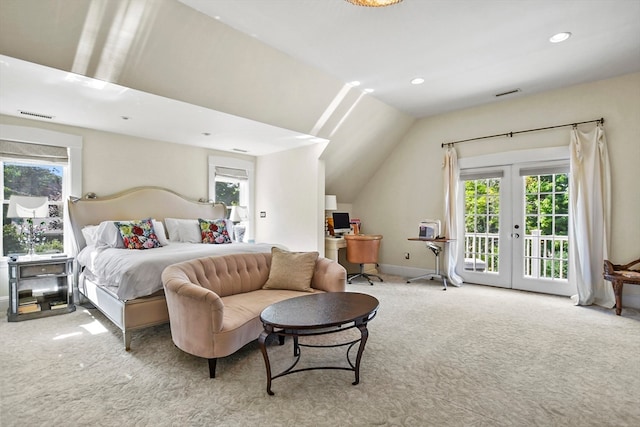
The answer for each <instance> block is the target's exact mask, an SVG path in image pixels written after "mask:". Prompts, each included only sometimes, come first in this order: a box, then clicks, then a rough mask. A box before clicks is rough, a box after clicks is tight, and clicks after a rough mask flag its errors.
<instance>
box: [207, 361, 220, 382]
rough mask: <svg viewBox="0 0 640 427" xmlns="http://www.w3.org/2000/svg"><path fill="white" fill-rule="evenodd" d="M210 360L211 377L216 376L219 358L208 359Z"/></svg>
mask: <svg viewBox="0 0 640 427" xmlns="http://www.w3.org/2000/svg"><path fill="white" fill-rule="evenodd" d="M208 360H209V378H215V377H216V362H217V361H218V359H208Z"/></svg>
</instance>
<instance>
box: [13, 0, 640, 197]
mask: <svg viewBox="0 0 640 427" xmlns="http://www.w3.org/2000/svg"><path fill="white" fill-rule="evenodd" d="M196 9H197V10H196ZM198 10H201V11H202V12H199V11H198ZM639 15H640V2H638V1H636V0H629V1H625V0H589V1H585V0H564V1H561V2H558V1H555V0H520V1H517V2H516V1H511V2H509V1H503V0H486V1H473V0H467V1H462V0H461V1H441V0H404V1H403V2H401V3H400V4H398V5H396V6H392V7H389V8H382V9H378V8H359V7H356V6H353V5H351V4H349V3H347V2H346V1H344V0H242V1H238V0H215V1H209V0H181V1H178V0H156V1H145V0H94V1H89V0H76V1H73V2H69V1H68V0H48V1H42V0H1V1H0V54H3V55H6V56H9V57H13V58H19V59H23V60H26V61H30V62H33V63H36V64H42V65H47V66H49V67H53V68H56V69H59V70H64V71H68V72H73V73H77V74H80V75H84V76H88V77H91V78H95V79H99V80H102V81H106V82H111V83H115V84H118V85H121V86H123V87H128V88H133V89H136V90H138V91H142V92H147V93H150V94H155V95H159V96H161V97H164V98H166V99H174V100H178V101H180V102H183V103H188V104H192V105H194V106H196V107H201V108H207V109H211V110H214V111H219V112H223V113H227V114H232V115H235V116H238V117H242V118H248V119H251V120H254V121H257V122H261V123H266V124H269V125H272V126H277V127H281V128H284V129H286V130H290V131H295V132H299V133H302V134H308V135H312V136H318V137H320V138H325V139H328V140H330V141H331V142H330V143H329V144H328V146H327V148H326V150H325V151H324V153H323V155H322V158H323V160H325V163H326V191H327V192H328V193H333V194H337V195H338V200H339V201H340V202H350V201H353V200H354V198H355V197H356V195H357V194H358V191H359V190H360V189H361V188H362V187H363V186H364V185H365V184H366V182H367V181H368V180H369V179H370V178H371V176H372V174H373V173H375V170H376V168H377V167H378V166H379V165H380V164H381V163H382V162H383V161H384V159H385V158H386V157H387V155H388V153H389V152H390V151H391V150H392V149H393V147H394V146H395V145H396V144H397V143H398V142H399V141H400V140H401V139H402V137H403V135H405V134H406V132H407V131H408V129H409V128H410V126H411V125H412V124H413V123H414V121H415V120H416V119H415V118H416V117H424V116H428V115H434V114H439V113H442V112H446V111H452V110H456V109H461V108H468V107H472V106H476V105H480V104H483V103H489V102H498V101H499V99H498V98H497V97H496V96H495V95H496V94H497V93H500V92H504V91H509V90H511V89H515V88H518V89H521V91H520V92H516V93H515V94H513V95H509V97H518V96H527V95H530V94H533V93H537V92H541V91H545V90H550V89H556V88H558V87H562V86H567V85H571V84H578V83H584V82H588V81H593V80H598V79H604V78H607V77H613V76H617V75H621V74H626V73H630V72H635V71H639V70H640V24H638V22H640V21H639V20H638V16H639ZM559 31H571V32H573V37H572V38H571V39H569V41H567V42H565V43H562V44H559V45H553V44H550V43H549V42H548V37H549V36H550V35H552V34H553V33H555V32H559ZM413 77H423V78H425V80H426V81H425V83H424V84H423V85H421V86H417V87H414V86H411V85H410V84H408V82H409V80H410V79H411V78H413ZM353 80H360V81H361V82H362V86H359V87H354V86H351V85H350V84H349V83H348V82H351V81H353ZM365 88H372V89H375V91H374V92H373V93H368V92H365V91H364V90H363V89H365ZM500 99H505V98H500ZM176 119H177V120H179V116H178V117H177V118H176ZM163 124H164V125H165V126H166V125H168V124H167V123H166V122H164V123H163ZM198 131H200V130H198ZM123 133H124V132H123ZM435 143H438V142H435ZM211 148H214V149H220V148H221V147H216V146H211ZM222 149H224V148H222Z"/></svg>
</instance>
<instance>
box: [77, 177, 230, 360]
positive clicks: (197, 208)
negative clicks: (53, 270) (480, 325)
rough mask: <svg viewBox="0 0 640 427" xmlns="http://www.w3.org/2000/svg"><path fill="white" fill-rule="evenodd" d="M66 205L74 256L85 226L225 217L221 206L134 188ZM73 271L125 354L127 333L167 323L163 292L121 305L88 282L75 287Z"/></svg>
mask: <svg viewBox="0 0 640 427" xmlns="http://www.w3.org/2000/svg"><path fill="white" fill-rule="evenodd" d="M67 204H68V208H69V219H70V221H71V228H72V231H73V237H74V242H75V246H76V247H75V250H76V252H75V253H76V254H77V253H78V252H79V251H80V250H82V249H83V248H84V247H85V246H86V242H85V240H84V236H83V235H82V228H83V227H85V226H87V225H98V224H100V222H102V221H111V220H115V221H117V220H123V221H124V220H132V219H141V218H154V219H156V220H158V221H164V219H165V218H187V219H193V218H224V217H226V213H227V207H226V206H225V205H224V204H222V203H216V204H213V203H202V202H196V201H193V200H189V199H187V198H185V197H183V196H181V195H180V194H178V193H176V192H174V191H171V190H167V189H165V188H161V187H136V188H132V189H130V190H126V191H123V192H120V193H117V194H113V195H110V196H106V197H99V198H93V199H78V198H73V197H72V198H69V200H68V202H67ZM75 271H76V280H75V283H76V288H77V290H78V292H79V294H82V296H83V297H85V298H86V299H88V300H89V301H90V302H91V303H92V304H93V305H94V306H95V307H96V308H97V309H98V310H100V311H101V312H102V313H103V314H104V315H105V316H106V317H107V318H108V319H109V320H111V322H113V323H114V324H115V325H116V326H117V327H118V328H120V330H122V337H123V340H124V346H125V349H126V350H127V351H128V350H129V349H130V348H131V331H134V330H136V329H141V328H146V327H149V326H154V325H160V324H163V323H167V322H168V321H169V312H168V311H167V303H166V300H165V297H164V292H163V291H160V292H157V293H155V294H154V295H151V296H147V297H143V298H136V299H133V300H128V301H122V300H120V299H118V298H117V297H116V296H115V295H114V294H112V293H111V292H108V291H107V290H105V289H104V288H102V287H100V286H97V285H96V284H94V283H93V282H91V281H88V280H86V281H85V286H78V280H77V279H78V272H79V269H78V268H76V269H75ZM74 294H75V291H74ZM74 296H75V295H74Z"/></svg>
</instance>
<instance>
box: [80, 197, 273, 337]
mask: <svg viewBox="0 0 640 427" xmlns="http://www.w3.org/2000/svg"><path fill="white" fill-rule="evenodd" d="M68 208H69V219H70V222H71V227H72V231H73V236H74V242H75V245H76V248H75V249H76V264H77V268H76V270H75V271H76V280H75V283H76V290H74V293H76V292H77V294H75V295H74V297H76V298H77V297H80V296H82V297H83V298H86V299H87V300H89V301H90V302H91V304H93V305H94V306H95V307H96V308H97V309H98V310H100V311H101V312H102V313H103V314H104V315H105V316H106V317H107V318H108V319H109V320H110V321H111V322H113V323H114V324H115V325H116V326H117V327H118V328H119V329H120V330H121V331H122V336H123V340H124V346H125V349H126V350H129V349H130V348H131V335H132V331H135V330H137V329H141V328H146V327H150V326H154V325H159V324H163V323H167V322H168V321H169V313H168V311H167V304H166V301H165V297H164V291H163V289H162V281H161V277H160V276H161V273H162V271H163V269H164V268H165V267H166V266H168V265H171V264H174V263H177V262H181V261H185V260H188V259H195V258H200V257H205V256H211V255H222V254H229V253H247V252H270V251H271V247H272V246H273V245H268V244H250V243H239V242H232V243H224V244H206V243H201V242H198V243H195V242H193V240H189V241H184V239H182V240H180V239H179V238H178V237H177V234H176V233H177V231H176V230H178V228H176V225H175V224H176V223H178V222H179V223H180V224H179V225H180V227H184V226H185V224H188V226H189V227H190V228H189V231H191V230H192V222H193V221H197V220H198V218H203V219H209V220H219V219H222V218H225V217H226V211H227V208H226V206H225V205H224V204H212V203H202V202H196V201H192V200H189V199H187V198H185V197H183V196H181V195H179V194H178V193H175V192H173V191H171V190H167V189H164V188H160V187H137V188H133V189H130V190H126V191H123V192H121V193H118V194H114V195H111V196H106V197H99V198H98V197H96V198H84V199H78V198H69V200H68ZM142 219H153V225H154V226H155V233H157V235H158V237H157V240H158V241H159V242H160V243H161V244H162V246H159V247H153V248H152V249H144V250H136V249H125V248H123V247H121V246H117V245H115V244H113V245H111V244H110V243H109V244H105V243H104V239H105V238H104V237H103V236H105V235H106V234H104V233H105V232H106V231H108V232H109V233H112V232H113V230H115V233H116V234H118V228H117V227H115V226H114V225H113V224H114V223H116V222H117V221H132V220H142ZM167 223H168V224H171V225H172V226H173V228H172V229H170V228H169V227H166V226H165V225H166V224H167ZM225 224H226V225H227V230H229V228H231V227H232V226H233V225H232V223H229V222H228V220H227V221H226V222H225ZM110 227H112V228H110ZM180 230H182V235H181V237H184V228H180ZM229 231H230V230H229ZM101 233H102V234H101ZM197 233H198V235H199V233H200V229H199V228H198V231H197ZM116 234H113V236H116ZM172 234H175V236H173V235H172ZM98 235H99V236H102V237H99V238H98V240H99V242H96V241H93V239H94V237H95V236H98ZM109 236H111V234H109ZM168 237H173V239H169V238H168ZM114 238H115V237H114ZM120 238H122V237H121V236H120ZM100 239H102V240H100ZM109 239H111V237H109ZM187 240H188V239H187ZM127 243H130V242H127Z"/></svg>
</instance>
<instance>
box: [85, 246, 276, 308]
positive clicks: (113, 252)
mask: <svg viewBox="0 0 640 427" xmlns="http://www.w3.org/2000/svg"><path fill="white" fill-rule="evenodd" d="M273 246H274V245H272V244H259V243H258V244H255V243H237V242H234V243H228V244H220V245H213V244H203V243H179V242H171V243H169V244H168V245H166V246H162V247H159V248H154V249H145V250H134V249H119V248H109V247H99V248H96V247H95V246H87V247H85V248H84V249H83V250H82V251H80V253H79V254H78V257H77V260H78V262H79V263H80V265H81V266H84V267H85V269H84V270H83V272H82V277H81V280H85V279H88V280H91V281H92V282H93V283H95V284H97V285H99V286H104V287H106V288H108V289H110V290H111V292H113V293H115V294H116V295H117V297H118V299H120V300H122V301H127V300H131V299H134V298H139V297H143V296H147V295H151V294H153V293H155V292H157V291H159V290H161V289H162V280H161V275H162V271H163V270H164V269H165V267H167V266H169V265H171V264H175V263H177V262H181V261H187V260H190V259H194V258H201V257H205V256H211V255H227V254H233V253H249V252H271V248H272V247H273Z"/></svg>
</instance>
